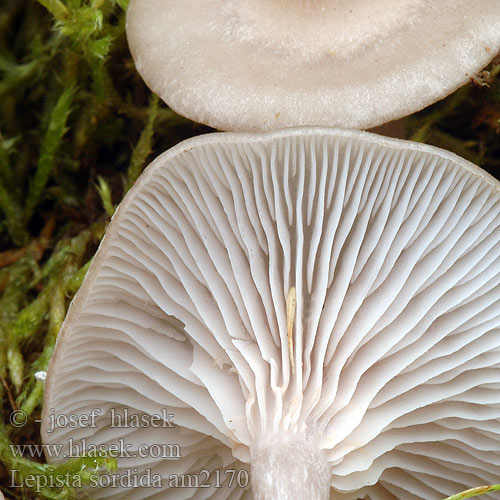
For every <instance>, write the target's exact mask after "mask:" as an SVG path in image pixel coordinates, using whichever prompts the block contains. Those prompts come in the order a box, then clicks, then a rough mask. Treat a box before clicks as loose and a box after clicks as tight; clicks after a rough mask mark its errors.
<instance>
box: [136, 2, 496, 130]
mask: <svg viewBox="0 0 500 500" xmlns="http://www.w3.org/2000/svg"><path fill="white" fill-rule="evenodd" d="M127 37H128V41H129V46H130V50H131V52H132V55H133V57H134V60H135V63H136V66H137V69H138V71H139V73H140V74H141V76H142V77H143V78H144V80H145V82H146V83H147V85H148V86H149V87H150V88H151V89H152V90H153V91H154V92H156V93H157V94H158V95H159V96H160V97H161V98H162V99H163V100H164V101H165V102H166V103H167V104H168V105H169V106H170V107H171V108H172V109H174V110H175V111H177V112H178V113H180V114H181V115H184V116H187V117H188V118H191V119H192V120H195V121H198V122H201V123H205V124H207V125H210V126H211V127H215V128H217V129H220V130H233V131H249V132H253V131H265V130H275V129H277V128H281V127H291V126H302V125H327V126H339V127H342V128H356V129H367V128H372V127H376V126H378V125H381V124H383V123H386V122H388V121H391V120H395V119H397V118H400V117H403V116H406V115H408V114H410V113H413V112H414V111H418V110H420V109H422V108H424V107H425V106H427V105H429V104H432V103H433V102H435V101H437V100H439V99H441V98H443V97H445V96H446V95H448V94H450V93H451V92H453V91H454V90H455V89H457V88H458V87H459V86H461V85H463V84H464V83H465V82H466V81H467V80H468V79H469V78H470V77H471V76H472V75H473V74H474V73H475V72H478V71H480V70H481V69H482V68H484V67H485V66H486V65H487V64H488V62H489V61H491V60H492V59H493V57H494V56H495V55H496V54H497V53H498V51H499V50H500V2H498V0H478V1H476V2H472V3H471V2H470V1H469V0H441V1H439V2H437V1H435V0H398V1H397V2H394V1H389V0H334V1H331V0H330V1H325V0H294V1H285V0H281V1H280V0H254V1H243V0H239V1H237V0H232V1H231V0H170V1H168V2H166V1H165V0H131V1H130V4H129V9H128V13H127Z"/></svg>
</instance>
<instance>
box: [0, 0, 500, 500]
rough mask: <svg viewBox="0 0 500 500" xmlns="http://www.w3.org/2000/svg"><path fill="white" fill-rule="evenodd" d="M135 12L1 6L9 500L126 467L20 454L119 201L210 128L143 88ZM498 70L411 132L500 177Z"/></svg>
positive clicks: (0, 198) (0, 441) (108, 6)
mask: <svg viewBox="0 0 500 500" xmlns="http://www.w3.org/2000/svg"><path fill="white" fill-rule="evenodd" d="M126 4H127V1H126V0H87V1H84V0H38V1H35V0H3V2H2V8H1V9H0V102H1V108H2V109H1V113H0V381H1V385H0V397H1V403H2V418H1V419H0V461H1V463H2V464H3V466H0V489H1V491H2V492H3V493H4V494H5V495H6V497H7V498H25V499H30V498H50V499H70V498H73V497H74V496H75V488H74V487H73V485H72V484H71V481H70V480H68V481H66V482H63V483H62V484H58V485H57V486H56V487H53V488H50V487H48V486H44V487H41V488H40V489H39V491H36V488H34V487H29V486H24V487H20V488H14V487H12V484H11V483H12V480H13V477H12V475H11V473H10V472H9V471H11V470H15V471H17V473H16V474H15V480H16V481H17V482H18V483H23V482H25V479H26V478H28V477H29V476H30V475H38V476H39V477H40V478H43V479H44V481H45V483H44V481H41V484H42V483H43V484H56V483H54V481H55V479H56V478H60V477H61V476H64V475H65V474H68V478H75V477H78V478H79V479H80V480H81V481H82V483H83V484H84V483H88V482H89V481H90V480H91V476H92V474H95V473H99V472H100V471H101V472H103V471H109V470H112V469H113V468H114V466H115V465H116V464H115V461H114V459H112V458H110V457H104V456H99V457H84V458H82V459H78V460H73V461H70V462H67V463H65V464H60V465H57V466H51V465H48V464H45V463H43V457H36V456H35V457H22V456H17V452H16V448H13V447H12V445H16V444H21V445H22V444H35V445H37V444H40V438H39V425H38V423H37V420H39V418H40V411H41V404H42V400H43V383H42V382H41V381H37V380H36V379H35V377H34V374H35V373H36V372H38V371H43V370H45V369H46V368H47V364H48V362H49V359H50V356H51V354H52V350H53V347H54V344H55V340H56V337H57V333H58V331H59V328H60V326H61V323H62V321H63V319H64V316H65V314H66V310H67V307H68V303H69V301H70V300H71V298H72V296H73V294H74V293H75V292H76V291H77V290H78V288H79V286H80V284H81V282H82V279H83V277H84V275H85V272H86V271H87V269H88V266H89V263H90V261H91V259H92V256H93V254H94V252H95V250H96V248H97V245H98V243H99V241H100V239H101V238H102V235H103V233H104V230H105V227H106V225H107V222H108V221H109V217H110V216H111V215H112V214H113V212H114V209H115V206H116V205H117V203H118V202H119V201H120V200H121V198H122V197H123V195H124V193H125V192H126V191H127V190H128V189H129V188H130V186H131V185H132V184H133V183H134V182H135V180H136V179H137V177H138V176H139V174H140V172H141V171H142V169H143V168H144V166H145V165H146V164H147V163H148V162H149V161H150V160H151V159H152V158H153V157H154V156H156V155H157V154H159V153H160V152H162V151H163V150H165V149H167V148H168V147H170V146H172V145H173V144H175V143H177V142H179V141H180V140H182V139H185V138H187V137H189V136H193V135H197V134H200V133H202V132H205V131H207V130H208V129H207V128H205V127H201V126H199V125H196V124H193V123H191V122H189V121H188V120H186V119H184V118H181V117H179V116H177V115H176V114H175V113H174V112H173V111H171V110H169V109H168V108H167V107H165V106H164V105H163V104H161V103H159V101H158V99H157V97H156V96H153V95H151V93H150V92H149V91H148V89H147V88H146V87H145V86H144V84H143V83H142V81H141V79H140V78H139V76H138V75H137V73H136V71H135V68H134V64H133V62H132V60H131V57H130V54H129V52H128V48H127V45H126V39H125V33H124V25H125V15H124V10H125V8H126ZM499 71H500V65H495V64H494V65H492V67H491V68H490V75H489V76H488V75H486V74H484V75H483V80H476V82H475V84H471V85H468V86H466V87H464V88H463V89H461V90H459V91H458V92H456V93H455V94H453V95H452V96H450V97H449V98H448V99H446V100H444V101H443V102H441V103H438V104H437V105H435V106H433V107H431V108H429V109H427V110H425V111H423V112H421V113H418V114H416V115H414V116H412V117H410V118H409V119H408V121H407V125H408V134H409V136H410V137H411V138H413V139H414V140H420V141H426V142H430V143H433V144H435V145H438V146H441V147H445V148H447V149H452V150H454V151H455V152H457V153H458V154H461V155H462V156H465V157H466V158H469V159H471V160H472V161H474V162H475V163H478V164H480V165H481V166H483V167H484V168H486V169H487V170H489V171H490V172H491V173H493V174H498V170H497V169H498V167H499V161H500V151H499V148H500V141H499V140H498V139H499V130H500V123H499V120H500V80H499V79H497V73H498V72H499ZM485 78H487V79H488V82H485V81H484V79H485ZM484 83H487V85H488V86H485V85H483V84H484ZM159 131H161V133H158V132H159ZM16 411H17V412H19V413H18V414H19V415H21V416H22V418H25V419H26V422H24V421H23V425H22V426H19V427H16V425H15V424H16V422H17V421H16V420H14V421H13V422H11V418H12V415H13V412H16ZM469 496H471V495H469ZM451 498H467V497H466V496H461V497H459V496H457V497H451Z"/></svg>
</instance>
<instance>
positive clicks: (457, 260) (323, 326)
mask: <svg viewBox="0 0 500 500" xmlns="http://www.w3.org/2000/svg"><path fill="white" fill-rule="evenodd" d="M499 270H500V190H499V185H498V183H497V182H496V181H495V180H494V179H492V178H491V177H489V176H488V175H487V174H485V173H483V172H482V171H481V170H480V169H478V168H477V167H475V166H473V165H471V164H469V163H468V162H466V161H464V160H462V159H460V158H458V157H456V156H454V155H452V154H450V153H447V152H444V151H441V150H437V149H435V148H431V147H427V146H423V145H418V144H412V143H407V142H401V141H395V140H389V139H383V138H380V137H377V136H375V135H371V134H366V133H357V132H340V131H335V130H331V129H300V130H291V131H290V130H289V131H285V132H275V133H271V134H265V135H262V136H254V135H237V134H223V135H221V134H213V135H208V136H204V137H199V138H196V139H193V140H190V141H187V142H184V143H182V144H180V145H178V146H177V147H175V148H174V149H172V150H170V151H168V152H166V153H165V154H163V155H162V156H160V157H159V158H158V159H157V160H155V161H154V163H153V164H152V165H151V166H150V167H148V169H147V170H146V172H145V173H144V174H143V176H142V177H141V178H140V180H139V181H138V183H137V184H136V185H135V186H134V187H133V189H132V190H131V191H130V193H129V194H128V195H127V197H126V199H125V200H124V201H123V203H122V204H121V205H120V207H119V209H118V211H117V213H116V215H115V217H114V218H113V221H112V222H111V225H110V228H109V230H108V232H107V234H106V236H105V238H104V240H103V242H102V244H101V246H100V249H99V251H98V253H97V255H96V257H95V260H94V262H93V264H92V266H91V268H90V270H89V272H88V275H87V277H86V278H85V282H84V284H83V286H82V288H81V290H80V291H79V293H78V295H77V297H76V298H75V300H74V302H73V304H72V306H71V309H70V311H69V314H68V316H67V318H66V320H65V322H64V325H63V329H62V332H61V334H60V337H59V338H58V342H57V346H56V351H55V354H54V356H53V359H52V361H51V365H50V368H49V372H48V376H47V381H46V396H45V398H46V399H45V407H44V414H43V425H42V427H43V439H44V441H45V443H48V444H62V445H63V447H64V449H65V450H66V451H67V450H68V447H69V443H71V444H72V445H73V446H78V447H79V449H80V450H81V451H82V452H84V451H85V449H86V447H87V448H88V447H89V446H91V445H92V446H102V447H103V448H104V449H110V448H109V447H111V446H113V445H114V446H117V445H119V444H120V443H122V444H124V445H126V449H123V450H122V451H123V453H122V454H120V455H119V456H118V463H119V471H118V473H117V476H116V478H114V479H113V480H114V481H115V482H114V483H113V486H112V487H108V488H106V487H104V486H107V485H109V484H110V483H100V482H99V481H97V482H96V486H99V487H96V488H94V489H92V490H91V491H89V494H90V495H91V497H93V498H108V499H115V498H116V499H118V498H124V497H126V498H130V499H143V498H150V499H155V500H156V499H175V500H179V499H181V498H186V499H187V498H193V499H200V498H213V499H231V500H234V499H240V498H241V499H245V500H248V499H252V498H254V499H258V500H271V499H273V500H277V499H279V500H287V499H292V498H308V499H311V500H319V499H328V498H332V499H342V500H354V499H360V498H363V499H366V498H369V499H371V500H391V499H392V500H395V499H398V500H417V499H422V498H425V499H426V500H439V499H441V498H443V497H445V496H447V495H450V494H452V493H455V492H457V491H460V490H462V489H464V488H466V487H471V486H475V485H478V484H483V483H491V482H494V481H496V480H497V479H498V477H499V476H500V453H499V452H498V449H499V443H500V437H499V436H500V424H499V422H500V396H499V394H500V391H499V389H500V384H499V382H498V381H499V380H500V368H499V367H500V314H499V303H500V272H499ZM92 412H94V413H92ZM61 414H65V415H75V416H76V417H78V416H82V415H83V416H85V415H91V414H93V415H95V416H96V418H95V421H94V422H93V423H94V425H86V426H79V427H74V426H70V425H53V424H54V423H55V422H57V419H55V418H54V417H55V416H57V415H61ZM117 417H119V418H121V419H125V420H120V422H121V423H128V424H129V425H116V423H117V420H116V418H117ZM87 421H88V420H87ZM132 422H139V423H141V425H131V423H132ZM153 423H156V424H158V425H153ZM146 424H148V425H146ZM106 447H107V448H106ZM101 479H102V478H101ZM188 479H189V480H190V481H195V480H196V481H197V482H196V483H189V484H187V483H186V482H185V481H187V480H188ZM110 481H111V479H110ZM141 481H143V482H141ZM137 486H141V487H137ZM486 497H488V496H487V495H486Z"/></svg>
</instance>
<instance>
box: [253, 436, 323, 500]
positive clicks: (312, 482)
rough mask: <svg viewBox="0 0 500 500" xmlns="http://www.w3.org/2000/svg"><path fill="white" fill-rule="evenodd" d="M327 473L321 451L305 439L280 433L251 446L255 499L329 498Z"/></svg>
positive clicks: (314, 499) (321, 499)
mask: <svg viewBox="0 0 500 500" xmlns="http://www.w3.org/2000/svg"><path fill="white" fill-rule="evenodd" d="M330 476H331V474H330V467H329V465H328V460H327V458H326V456H325V455H324V453H322V452H321V450H319V449H318V448H316V447H315V446H314V445H313V443H311V442H310V441H307V440H305V439H300V438H299V437H297V438H296V439H295V437H294V438H290V437H289V436H286V435H285V436H279V437H277V438H276V437H275V438H274V439H270V440H269V439H266V440H262V441H261V443H260V445H259V446H256V447H255V448H253V449H252V491H253V495H254V499H255V500H296V499H297V498H307V499H308V500H328V499H329V498H330Z"/></svg>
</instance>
